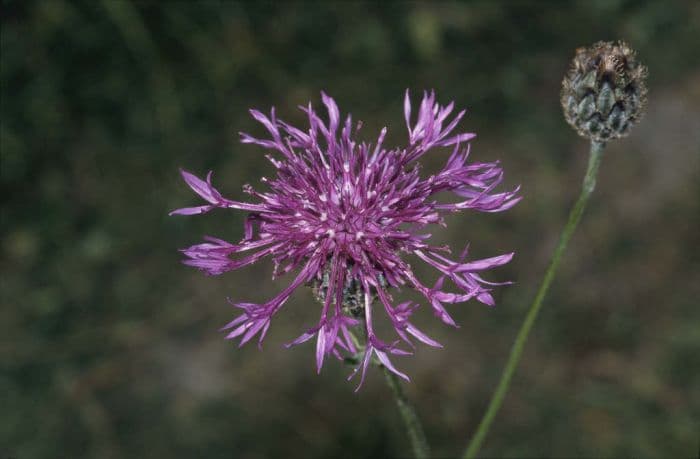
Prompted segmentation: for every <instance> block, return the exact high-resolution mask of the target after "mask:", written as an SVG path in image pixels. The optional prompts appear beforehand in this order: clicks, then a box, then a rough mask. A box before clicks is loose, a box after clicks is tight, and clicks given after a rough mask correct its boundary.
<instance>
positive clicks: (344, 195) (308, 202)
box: [171, 91, 520, 387]
mask: <svg viewBox="0 0 700 459" xmlns="http://www.w3.org/2000/svg"><path fill="white" fill-rule="evenodd" d="M321 95H322V100H323V103H324V105H325V106H326V109H327V111H328V121H327V122H326V121H324V120H322V119H321V117H320V116H319V115H318V114H317V113H316V112H315V111H314V109H313V108H312V106H311V104H309V105H308V106H307V107H301V109H302V110H303V111H304V112H306V115H307V116H308V120H309V129H308V130H306V131H302V130H300V129H297V128H295V127H293V126H290V125H289V124H287V123H285V122H284V121H282V120H280V119H278V118H277V117H276V115H275V110H274V108H273V109H272V111H271V113H270V116H266V115H263V114H262V113H261V112H259V111H257V110H251V111H250V113H251V114H252V116H253V117H254V118H255V119H256V120H257V121H259V122H260V123H261V124H262V125H263V126H264V127H265V128H266V130H267V131H268V133H269V135H270V138H267V139H258V138H255V137H252V136H250V135H248V134H245V133H241V139H242V142H243V143H252V144H256V145H259V146H261V147H263V148H265V149H268V150H271V151H272V152H274V153H275V156H273V155H267V159H268V160H269V161H270V162H271V163H272V165H273V166H274V167H275V169H276V177H275V178H273V179H267V178H263V179H262V182H263V183H265V184H266V185H267V186H268V188H269V190H268V191H265V192H259V191H255V190H254V189H253V188H252V187H251V186H249V185H245V186H244V187H243V189H244V191H245V192H246V193H247V194H249V195H251V196H252V197H254V198H256V199H257V201H258V202H257V203H254V204H252V203H246V202H239V201H233V200H230V199H227V198H224V197H222V195H221V194H220V193H219V192H218V191H217V190H216V189H215V188H214V187H213V185H212V182H211V172H209V174H208V175H207V177H206V180H201V179H199V178H197V177H196V176H194V175H192V174H190V173H189V172H186V171H182V176H183V178H184V180H185V181H186V182H187V184H188V185H189V186H190V187H191V188H192V189H193V190H194V191H195V192H196V193H197V194H198V195H199V196H201V197H202V198H204V200H205V201H207V204H206V205H203V206H198V207H188V208H183V209H178V210H175V211H173V212H171V214H179V215H193V214H201V213H205V212H208V211H210V210H212V209H214V208H217V207H219V208H227V209H238V210H244V211H248V212H249V215H248V216H247V218H246V220H245V224H244V237H243V239H242V240H241V241H240V242H239V243H236V244H232V243H229V242H226V241H224V240H221V239H217V238H213V237H206V238H205V240H206V242H203V243H201V244H197V245H193V246H191V247H189V248H186V249H183V250H182V252H183V253H184V254H185V256H186V257H187V259H186V260H185V261H184V263H185V264H187V265H190V266H194V267H196V268H199V269H201V270H203V271H205V272H207V273H208V274H211V275H219V274H222V273H224V272H227V271H231V270H234V269H238V268H241V267H243V266H247V265H250V264H252V263H255V262H256V261H258V260H260V259H262V258H264V257H267V256H269V257H271V258H272V260H273V262H274V266H275V269H274V273H273V277H275V276H277V275H282V274H285V273H289V272H291V271H294V270H298V273H297V274H296V276H295V278H294V280H292V281H291V283H290V284H289V286H288V287H287V288H285V289H284V290H283V291H282V292H280V293H279V294H278V295H277V296H275V297H274V298H272V299H271V300H269V301H267V302H266V303H263V304H255V303H247V302H231V304H232V305H233V306H235V307H236V308H239V309H240V310H241V311H242V314H241V315H239V316H238V317H236V318H235V319H234V320H233V321H232V322H230V323H229V324H227V325H226V326H225V327H223V329H224V330H230V331H229V332H228V335H227V338H229V339H231V338H238V337H240V344H241V345H243V344H245V343H246V342H248V341H249V340H251V339H252V338H253V337H254V336H255V335H257V334H259V335H260V337H259V342H262V340H263V338H264V336H265V334H266V333H267V330H268V328H269V326H270V321H271V319H272V317H273V316H274V315H275V314H276V313H277V312H278V311H279V310H280V309H281V308H282V306H283V305H284V304H285V302H286V301H287V300H288V299H289V297H290V296H291V294H292V292H293V291H294V290H295V289H296V288H298V287H300V286H302V285H305V284H307V285H309V284H310V285H312V286H314V290H315V292H316V296H317V298H318V299H319V300H320V301H321V303H322V306H321V316H320V319H319V321H318V323H317V324H316V325H315V326H314V327H312V328H311V329H309V330H307V331H306V332H304V333H303V334H302V335H301V336H299V337H298V338H297V339H295V340H294V341H292V342H291V343H289V344H288V346H292V345H296V344H300V343H303V342H305V341H307V340H310V339H311V338H313V337H316V365H317V369H318V371H320V369H321V366H322V364H323V360H324V357H325V356H326V355H334V356H336V357H338V358H341V357H342V353H343V352H345V353H350V354H355V353H357V352H358V349H357V348H356V344H355V343H354V340H353V339H352V337H351V327H354V326H361V327H363V328H364V330H363V332H364V333H363V334H364V335H365V336H366V338H367V340H366V345H365V348H364V354H363V358H362V362H361V364H360V365H359V366H358V368H357V369H355V371H354V372H353V374H352V375H354V374H355V373H356V372H357V371H358V369H360V368H361V369H362V376H361V380H360V384H361V383H362V380H363V379H364V374H365V370H366V368H367V366H368V364H369V362H370V360H371V359H372V356H373V355H375V356H376V357H377V359H378V360H379V361H380V362H382V364H384V365H385V366H386V367H387V368H388V369H390V370H391V371H393V372H394V373H396V374H397V375H399V376H401V377H403V378H406V379H408V378H407V377H406V375H404V374H403V373H401V372H400V371H398V370H397V369H396V368H395V367H394V365H393V364H392V363H391V361H390V360H389V357H388V354H395V355H405V354H408V353H409V352H407V351H405V350H402V349H400V348H399V347H398V346H397V344H398V343H399V341H396V342H393V343H386V342H384V341H382V340H380V339H379V338H378V337H377V336H376V334H375V331H374V328H373V323H374V322H373V314H374V309H373V308H374V306H373V303H374V302H375V300H378V302H379V303H380V305H381V306H382V307H383V309H384V311H385V313H386V314H387V315H388V317H389V319H390V320H391V323H392V324H393V326H394V328H395V330H396V332H397V334H398V335H399V337H400V338H401V339H402V340H404V341H405V342H406V343H408V344H409V345H410V346H411V347H412V346H413V344H412V343H411V340H410V337H413V338H415V339H417V340H418V341H421V342H423V343H425V344H427V345H430V346H436V347H441V346H440V344H439V343H437V342H436V341H434V340H433V339H431V338H430V337H428V336H427V335H425V334H424V333H423V332H421V331H420V330H418V329H417V328H416V327H415V326H414V325H413V324H412V323H411V322H410V321H409V318H410V316H411V314H412V312H413V311H414V310H415V308H416V307H417V305H415V304H412V303H410V302H404V303H401V304H398V305H396V304H395V303H394V301H393V299H392V295H391V293H390V288H392V287H394V288H397V287H401V286H404V285H406V286H409V287H411V288H414V289H416V290H417V291H418V292H420V293H421V294H422V295H423V296H424V297H425V298H426V299H427V301H428V303H429V304H430V306H431V307H432V310H433V311H434V313H435V315H436V316H438V317H439V318H440V319H442V321H443V322H445V323H447V324H450V325H455V322H454V320H453V319H452V318H451V317H450V315H449V314H448V313H447V311H446V310H445V307H444V305H445V304H449V303H459V302H463V301H467V300H469V299H471V298H475V299H476V300H478V301H480V302H482V303H485V304H488V305H493V304H494V300H493V298H492V296H491V294H490V293H489V290H490V286H492V285H500V284H494V283H490V282H487V281H485V280H484V279H482V277H481V276H480V274H479V273H480V272H481V271H484V270H488V269H490V268H493V267H496V266H500V265H503V264H505V263H507V262H508V261H510V259H511V258H512V256H513V254H512V253H507V254H504V255H500V256H496V257H493V258H488V259H483V260H477V261H471V262H466V261H464V258H465V257H466V254H467V253H466V249H465V251H464V252H463V253H462V256H461V257H459V259H457V260H452V259H449V258H447V257H446V256H445V255H443V253H446V254H449V248H447V247H435V246H431V245H428V243H427V242H426V240H427V239H428V238H429V237H430V235H429V234H422V233H421V232H420V231H421V229H422V228H423V227H425V226H426V225H429V224H440V225H444V224H445V223H444V221H443V217H442V215H443V214H444V213H446V212H457V211H460V210H465V209H473V210H477V211H482V212H499V211H502V210H506V209H509V208H510V207H512V206H513V205H515V204H516V203H517V202H518V201H519V200H520V197H518V196H517V191H518V190H517V189H515V190H513V191H508V192H498V193H495V192H493V190H494V188H495V187H496V186H497V185H498V184H499V183H500V182H501V180H502V177H503V172H502V170H501V168H500V167H499V165H498V163H497V162H492V163H471V164H468V163H467V156H468V154H469V147H468V143H467V142H468V141H469V140H470V139H472V138H473V137H475V135H474V134H472V133H459V134H453V133H452V132H453V130H454V129H455V128H456V126H457V124H458V123H459V121H460V120H461V119H462V117H463V116H464V113H465V112H464V111H461V112H460V113H458V114H457V115H456V116H455V117H454V118H453V119H452V120H450V121H448V118H449V116H450V114H451V113H452V111H453V108H454V104H453V103H450V104H449V105H447V106H444V107H443V106H441V105H439V104H438V103H437V102H436V100H435V94H434V93H429V94H428V93H426V94H424V96H423V100H422V102H421V105H420V108H419V109H418V115H417V120H416V121H415V123H412V122H411V112H412V108H411V101H410V98H409V94H408V91H407V92H406V97H405V101H404V114H405V118H406V125H407V127H408V146H407V147H405V148H387V147H385V146H384V138H385V136H386V132H387V130H386V128H384V129H382V130H381V132H380V134H379V137H378V139H377V141H376V143H375V144H374V145H372V144H369V143H357V142H355V141H354V140H353V134H354V133H353V123H352V118H351V116H348V117H347V118H346V119H345V122H344V123H343V124H342V125H341V119H340V113H339V110H338V107H337V105H336V103H335V101H334V100H333V99H332V98H330V97H328V96H327V95H325V94H323V93H322V94H321ZM360 126H361V123H358V125H357V127H356V128H355V131H357V130H358V129H359V128H360ZM465 145H467V146H466V147H464V146H465ZM438 147H452V154H451V155H450V156H449V159H448V160H447V162H446V164H445V166H444V167H443V168H442V169H441V170H440V171H439V172H438V173H436V174H433V175H430V176H429V177H427V178H421V176H420V174H419V170H420V168H419V165H418V163H417V162H416V161H417V160H418V159H419V158H420V157H421V156H423V155H424V154H425V153H427V152H428V151H430V150H431V149H433V148H438ZM440 192H452V193H454V194H456V195H457V196H459V197H460V199H459V200H458V201H457V202H454V203H450V204H440V203H438V202H437V201H436V200H435V198H434V197H435V195H436V194H437V193H440ZM256 229H257V231H256ZM244 252H252V254H250V255H247V256H242V257H240V258H237V259H232V258H231V255H234V254H241V253H244ZM402 253H405V254H411V255H415V256H416V257H417V258H418V259H420V260H423V261H424V262H426V263H428V264H429V265H431V266H433V267H434V268H436V269H437V270H438V271H440V272H441V273H442V276H441V277H440V278H439V280H438V281H437V283H436V284H435V285H434V286H433V287H428V286H426V285H425V284H423V283H422V282H421V281H420V280H419V279H418V278H417V277H416V276H415V274H414V272H413V270H412V268H411V266H410V265H409V264H408V263H407V262H406V261H405V260H403V259H402V258H401V254H402ZM447 278H449V279H450V280H451V281H452V282H453V283H454V284H455V285H456V287H457V289H458V291H457V292H448V291H446V290H443V284H444V282H445V280H446V279H447ZM352 375H351V376H352ZM358 387H359V386H358Z"/></svg>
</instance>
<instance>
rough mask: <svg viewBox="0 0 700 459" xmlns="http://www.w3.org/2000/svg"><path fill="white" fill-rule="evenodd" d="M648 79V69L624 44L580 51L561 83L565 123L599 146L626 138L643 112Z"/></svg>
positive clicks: (603, 45)
mask: <svg viewBox="0 0 700 459" xmlns="http://www.w3.org/2000/svg"><path fill="white" fill-rule="evenodd" d="M646 76H647V68H646V67H645V66H643V65H642V64H640V63H639V62H638V61H637V59H636V55H635V52H634V51H633V50H632V49H630V47H629V46H627V44H626V43H624V42H622V41H619V42H617V43H613V42H602V41H601V42H598V43H596V44H594V45H593V46H591V47H590V48H578V49H577V50H576V56H575V57H574V60H573V61H572V62H571V68H570V69H569V72H568V73H567V74H566V76H565V77H564V81H563V82H562V91H561V105H562V107H563V109H564V117H565V118H566V121H567V122H568V123H569V124H570V125H571V126H572V127H573V128H574V129H576V131H577V132H578V133H579V134H580V135H582V136H583V137H586V138H588V139H591V140H593V141H596V142H601V143H604V142H606V141H608V140H610V139H616V138H618V137H623V136H625V135H627V134H628V133H629V129H630V128H631V127H632V125H633V124H635V123H636V122H637V121H639V119H640V118H641V117H642V114H643V112H644V105H645V103H646V96H647V87H646Z"/></svg>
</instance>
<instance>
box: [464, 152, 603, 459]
mask: <svg viewBox="0 0 700 459" xmlns="http://www.w3.org/2000/svg"><path fill="white" fill-rule="evenodd" d="M604 147H605V145H604V144H602V143H598V142H594V141H591V151H590V157H589V159H588V170H587V171H586V176H585V177H584V179H583V186H582V188H581V194H580V195H579V197H578V200H577V201H576V204H575V205H574V207H573V208H572V209H571V212H570V213H569V219H568V221H567V222H566V226H565V227H564V230H563V231H562V233H561V236H560V237H559V244H558V245H557V248H556V249H555V250H554V254H553V255H552V260H551V261H550V262H549V267H547V271H546V272H545V275H544V279H543V280H542V284H541V285H540V288H539V290H538V291H537V295H536V296H535V299H534V300H533V302H532V305H531V306H530V310H529V311H528V313H527V316H526V317H525V321H524V322H523V324H522V326H521V327H520V331H519V332H518V336H517V337H516V339H515V342H514V343H513V347H512V348H511V351H510V356H509V357H508V362H507V363H506V367H505V368H504V370H503V374H502V375H501V379H500V381H499V382H498V386H497V387H496V391H495V392H494V394H493V397H492V398H491V402H490V403H489V406H488V408H487V409H486V414H484V417H483V418H482V419H481V422H480V423H479V426H478V427H477V429H476V433H475V434H474V436H473V437H472V440H471V442H470V443H469V445H468V446H467V449H466V450H465V451H464V454H463V457H464V458H465V459H472V458H474V457H476V454H477V453H478V452H479V448H480V447H481V443H482V442H483V441H484V437H486V434H487V433H488V430H489V427H490V426H491V423H492V422H493V419H494V417H495V416H496V413H497V412H498V409H499V408H500V407H501V404H502V403H503V397H504V396H505V394H506V392H507V391H508V387H509V386H510V381H511V379H512V378H513V373H514V372H515V369H516V367H517V366H518V362H519V361H520V356H521V355H522V352H523V348H524V347H525V342H526V341H527V337H528V335H529V334H530V329H531V328H532V325H533V324H534V323H535V319H537V314H538V312H539V311H540V308H541V306H542V300H543V299H544V297H545V295H546V294H547V290H548V289H549V285H550V284H551V283H552V280H553V279H554V275H555V273H556V271H557V267H558V266H559V261H560V259H561V256H562V255H563V253H564V251H565V250H566V246H567V244H568V243H569V240H570V239H571V235H572V234H573V233H574V230H575V229H576V226H577V225H578V222H579V220H581V215H583V211H584V209H585V208H586V203H587V202H588V198H589V197H590V195H591V193H592V192H593V190H594V189H595V184H596V176H597V175H598V166H599V165H600V159H601V156H602V154H603V148H604Z"/></svg>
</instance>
